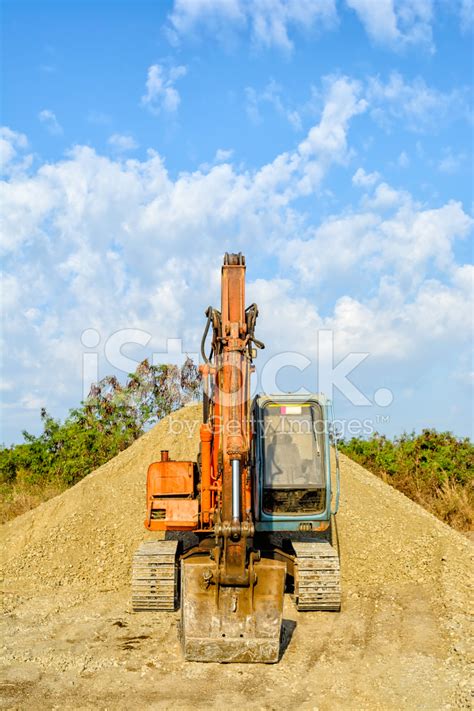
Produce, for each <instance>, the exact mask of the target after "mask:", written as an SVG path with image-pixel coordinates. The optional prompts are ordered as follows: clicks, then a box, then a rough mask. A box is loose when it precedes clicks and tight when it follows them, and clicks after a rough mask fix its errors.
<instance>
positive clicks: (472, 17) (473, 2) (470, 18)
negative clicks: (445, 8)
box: [459, 0, 474, 32]
mask: <svg viewBox="0 0 474 711" xmlns="http://www.w3.org/2000/svg"><path fill="white" fill-rule="evenodd" d="M459 20H460V25H461V30H462V32H469V31H470V30H472V28H473V27H474V0H460V2H459Z"/></svg>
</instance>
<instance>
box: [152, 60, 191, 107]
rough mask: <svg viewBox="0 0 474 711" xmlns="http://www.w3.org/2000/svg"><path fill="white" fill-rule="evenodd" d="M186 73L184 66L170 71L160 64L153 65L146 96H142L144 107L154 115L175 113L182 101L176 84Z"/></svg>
mask: <svg viewBox="0 0 474 711" xmlns="http://www.w3.org/2000/svg"><path fill="white" fill-rule="evenodd" d="M186 72H187V69H186V67H184V66H177V67H171V68H169V69H168V68H166V67H164V66H162V65H160V64H152V65H151V67H149V68H148V76H147V80H146V94H144V95H143V96H142V99H141V103H142V106H145V107H146V108H147V109H149V110H150V111H151V113H153V114H159V113H160V112H161V111H162V110H163V111H165V112H167V113H174V112H175V111H176V110H177V108H178V106H179V104H180V101H181V98H180V95H179V92H178V91H177V89H175V87H174V84H175V82H176V81H177V80H178V79H180V78H181V77H183V76H185V74H186Z"/></svg>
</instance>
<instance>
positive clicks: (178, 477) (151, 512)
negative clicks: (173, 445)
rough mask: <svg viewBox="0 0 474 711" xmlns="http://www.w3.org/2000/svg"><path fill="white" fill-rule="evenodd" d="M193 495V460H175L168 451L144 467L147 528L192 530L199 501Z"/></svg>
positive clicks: (196, 521)
mask: <svg viewBox="0 0 474 711" xmlns="http://www.w3.org/2000/svg"><path fill="white" fill-rule="evenodd" d="M193 497H194V462H175V461H172V460H170V459H169V457H168V452H167V451H166V450H163V451H162V452H161V461H160V462H153V464H150V466H149V467H148V473H147V481H146V500H147V517H146V521H145V527H146V528H148V530H150V531H172V530H192V529H195V528H197V527H198V515H199V502H198V500H197V499H195V498H193Z"/></svg>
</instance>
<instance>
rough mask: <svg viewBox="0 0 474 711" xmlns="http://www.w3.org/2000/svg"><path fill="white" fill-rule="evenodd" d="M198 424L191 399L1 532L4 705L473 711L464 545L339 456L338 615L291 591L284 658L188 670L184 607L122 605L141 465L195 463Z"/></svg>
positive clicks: (138, 509) (139, 533) (137, 525)
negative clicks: (296, 598) (307, 605)
mask: <svg viewBox="0 0 474 711" xmlns="http://www.w3.org/2000/svg"><path fill="white" fill-rule="evenodd" d="M198 418H199V412H198V411H197V409H196V408H185V409H184V410H183V411H181V412H180V413H177V414H176V415H174V416H173V418H172V420H171V421H170V420H165V421H163V422H161V423H160V424H159V425H158V426H157V427H155V428H154V429H153V430H152V431H151V432H149V433H148V434H147V435H145V436H144V437H142V438H141V439H140V440H138V441H137V442H136V443H135V444H134V445H133V446H132V447H130V449H128V450H127V451H125V452H123V453H122V454H121V455H119V456H118V457H116V458H115V459H114V460H112V461H111V462H109V463H108V464H106V465H105V466H103V467H101V468H100V469H99V470H97V472H94V473H93V474H91V475H89V476H88V477H86V478H85V479H84V480H83V481H82V482H81V483H80V484H78V485H77V486H75V487H73V488H72V489H70V490H68V491H66V492H65V493H64V494H62V495H61V496H59V497H56V498H55V499H52V500H50V501H48V502H47V503H45V504H43V505H42V506H40V507H38V508H37V509H35V510H33V511H30V512H28V513H27V514H25V515H23V516H21V517H19V518H18V519H16V520H14V521H11V522H9V523H8V524H6V525H5V526H4V527H3V529H2V534H1V537H2V541H1V542H2V547H3V554H2V564H3V565H2V567H3V589H4V605H5V615H4V617H3V630H2V634H1V638H2V642H0V645H3V646H2V647H0V653H1V657H2V671H1V679H0V708H8V709H35V710H36V709H52V708H57V709H91V708H97V709H134V708H145V709H176V708H178V709H191V708H197V709H201V708H202V709H204V708H221V709H227V708H248V709H275V710H277V709H288V708H294V709H318V710H319V711H326V710H329V709H383V710H385V709H400V708H403V709H448V708H452V709H454V708H465V709H468V708H471V702H472V697H471V696H470V684H469V672H468V669H469V667H468V665H469V639H468V621H467V613H468V611H469V588H468V583H469V578H470V576H472V559H471V555H470V554H471V552H472V544H471V543H470V542H469V541H468V540H467V539H466V538H464V537H463V536H462V535H460V534H458V533H456V532H455V531H453V530H451V529H449V528H448V527H447V526H445V525H444V524H442V523H441V522H440V521H438V520H437V519H435V518H434V517H433V516H431V515H430V514H428V513H427V512H426V511H424V510H423V509H422V508H420V507H419V506H417V505H416V504H414V503H413V502H411V501H410V500H408V499H407V498H405V497H404V496H403V495H402V494H400V493H398V492H397V491H395V490H394V489H392V488H390V487H389V486H387V485H386V484H384V483H383V482H382V481H380V480H379V479H377V478H376V477H374V476H373V475H371V474H370V473H369V472H367V471H366V470H364V469H362V467H360V466H358V465H357V464H355V463H353V462H351V461H350V460H349V459H347V458H345V457H342V498H341V509H340V514H339V515H338V517H337V519H338V537H339V545H340V554H341V565H342V571H343V610H342V612H341V613H339V614H337V613H336V614H335V613H321V612H320V613H297V612H296V611H295V609H294V607H293V605H292V602H291V599H289V598H288V599H287V600H285V613H284V617H285V635H284V641H285V645H286V648H285V649H284V650H282V658H281V660H280V662H279V663H278V664H276V665H244V664H233V665H216V664H197V663H185V662H183V660H182V657H181V653H180V648H179V644H178V640H177V629H176V626H177V621H178V617H179V614H178V613H153V614H151V613H142V614H133V613H131V608H130V600H129V589H128V581H129V575H130V561H131V556H132V553H133V551H134V550H135V548H136V546H137V545H138V543H139V542H140V541H141V540H143V538H144V534H143V531H144V529H143V523H142V522H143V514H144V511H143V507H144V480H145V471H146V467H147V465H148V464H149V462H151V461H153V460H156V459H158V458H159V450H160V449H162V448H169V449H170V454H171V456H172V457H173V458H176V459H179V458H181V459H182V458H184V459H186V458H194V456H195V452H196V443H197V438H198V431H199V427H198V424H199V423H198ZM194 423H196V424H194Z"/></svg>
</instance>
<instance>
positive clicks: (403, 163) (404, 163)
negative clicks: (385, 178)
mask: <svg viewBox="0 0 474 711" xmlns="http://www.w3.org/2000/svg"><path fill="white" fill-rule="evenodd" d="M397 163H398V165H399V166H400V168H407V167H408V166H409V165H410V158H409V157H408V154H407V152H406V151H402V152H401V153H400V155H399V156H398V159H397Z"/></svg>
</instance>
